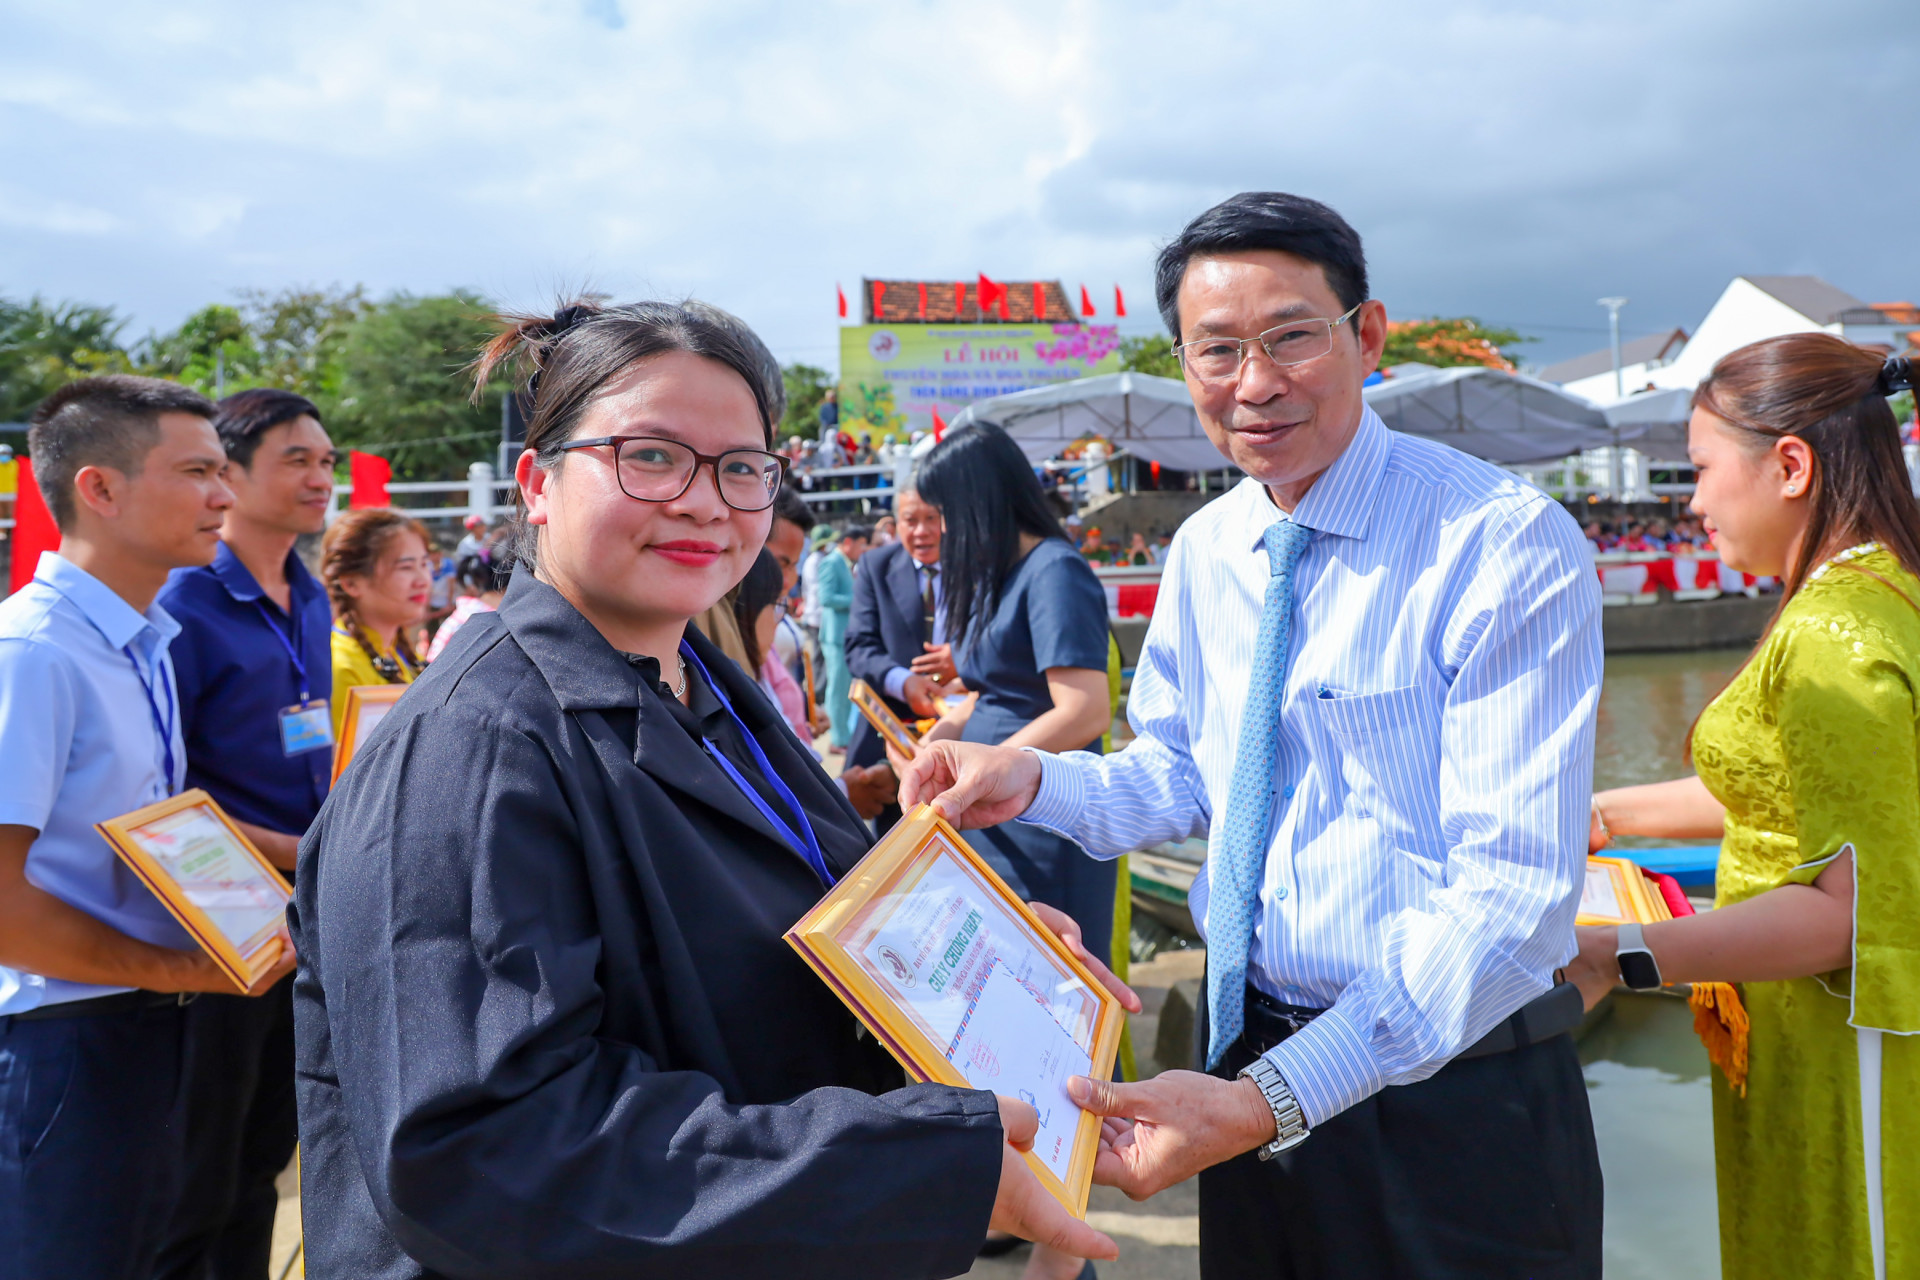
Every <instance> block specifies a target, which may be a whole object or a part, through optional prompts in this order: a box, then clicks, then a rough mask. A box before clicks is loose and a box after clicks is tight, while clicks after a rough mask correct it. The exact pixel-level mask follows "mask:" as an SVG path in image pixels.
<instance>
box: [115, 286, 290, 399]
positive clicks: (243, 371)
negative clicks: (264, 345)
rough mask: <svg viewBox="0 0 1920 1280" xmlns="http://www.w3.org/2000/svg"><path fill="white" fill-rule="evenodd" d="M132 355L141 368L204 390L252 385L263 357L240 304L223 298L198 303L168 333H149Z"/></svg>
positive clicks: (226, 390) (225, 391) (215, 392)
mask: <svg viewBox="0 0 1920 1280" xmlns="http://www.w3.org/2000/svg"><path fill="white" fill-rule="evenodd" d="M134 359H135V360H136V362H137V363H138V364H139V366H140V372H142V373H145V374H148V375H150V376H152V377H155V378H169V379H172V380H173V381H175V382H182V383H185V384H186V385H187V386H190V387H192V388H194V390H196V391H199V392H200V393H201V394H203V395H208V396H212V395H222V394H228V393H231V392H234V391H238V390H240V389H242V388H243V387H251V386H257V385H258V384H259V381H260V371H261V366H262V364H263V363H264V362H263V360H262V358H261V354H260V348H259V346H258V344H256V343H255V342H254V337H253V333H252V331H251V330H250V329H249V328H248V327H247V321H246V318H245V317H243V316H242V315H241V314H240V309H239V308H238V307H234V306H229V305H227V304H226V303H223V302H214V303H209V304H208V305H206V306H204V307H202V308H200V309H199V310H198V311H196V312H194V313H193V314H192V315H190V316H188V317H187V318H186V319H185V320H183V321H181V322H180V327H179V328H178V329H175V330H174V331H173V332H171V333H166V334H154V335H150V336H149V337H148V338H147V339H146V340H145V341H144V342H142V343H141V344H140V345H139V347H138V348H137V349H136V350H135V352H134Z"/></svg>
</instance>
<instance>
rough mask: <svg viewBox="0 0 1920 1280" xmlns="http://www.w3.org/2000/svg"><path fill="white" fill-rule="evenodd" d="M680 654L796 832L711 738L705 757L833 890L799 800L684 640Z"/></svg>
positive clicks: (832, 879) (824, 861)
mask: <svg viewBox="0 0 1920 1280" xmlns="http://www.w3.org/2000/svg"><path fill="white" fill-rule="evenodd" d="M680 655H681V656H682V657H684V658H685V659H686V660H687V661H688V662H691V663H692V664H693V667H694V670H696V671H698V672H699V673H700V678H701V679H702V680H704V681H706V682H707V687H708V688H709V689H711V690H713V695H714V697H716V698H718V699H720V705H721V706H723V707H725V708H726V709H727V714H728V715H729V716H732V717H733V723H734V726H735V727H736V728H738V729H739V730H740V736H741V737H742V738H745V739H746V740H747V750H748V751H750V752H752V753H753V760H754V763H755V764H757V765H759V766H760V773H761V776H763V777H765V778H766V780H767V784H768V785H769V786H771V787H772V788H773V791H774V794H775V795H777V796H779V797H780V798H781V799H782V800H783V801H785V802H786V804H787V807H788V808H790V809H792V810H793V816H794V817H795V818H797V819H799V821H800V833H799V834H798V835H795V834H794V830H793V828H792V827H791V826H790V825H788V823H787V821H786V819H784V818H782V817H781V816H780V815H779V814H777V813H775V812H774V810H773V806H772V805H770V804H768V803H767V802H766V799H765V797H763V796H762V795H761V794H760V792H759V790H758V789H757V788H756V787H754V785H753V784H752V783H750V782H748V781H747V780H746V779H745V778H744V777H742V776H741V774H740V771H739V770H738V769H736V768H734V767H733V761H731V760H729V759H727V756H726V753H725V752H724V751H722V750H720V748H719V747H717V746H715V745H714V743H713V739H711V738H703V739H701V741H702V742H704V743H706V746H707V754H708V755H710V756H712V757H713V758H714V759H715V760H717V761H719V762H720V767H721V768H722V769H724V770H725V771H726V774H727V776H728V777H729V778H732V779H733V781H734V785H735V786H737V787H739V788H740V790H742V791H744V792H746V795H747V799H748V800H750V801H752V802H753V807H754V808H756V809H758V810H759V811H760V816H761V817H763V818H765V819H766V820H767V821H768V822H770V823H772V824H773V829H774V830H775V831H778V832H779V833H780V835H781V836H782V838H784V839H785V840H786V842H787V843H788V844H790V845H792V846H793V849H794V852H796V853H798V854H799V855H800V856H801V857H802V858H804V859H806V863H807V865H808V866H810V867H812V868H813V874H815V875H816V876H819V877H820V883H821V884H823V885H825V886H826V887H827V888H829V889H831V888H833V886H834V883H835V879H836V877H835V876H834V874H833V872H831V871H829V870H828V869H827V859H826V855H825V854H823V853H821V852H820V841H819V839H818V838H816V837H815V836H814V834H813V823H811V822H809V821H808V820H807V811H806V810H805V809H803V808H801V807H800V800H799V797H797V796H795V795H794V794H793V789H792V788H791V787H789V786H787V784H786V783H785V782H782V781H781V780H780V775H779V774H777V773H775V772H774V771H773V765H772V763H771V762H770V761H768V759H767V753H766V752H765V751H762V750H761V749H760V743H759V741H758V740H757V739H756V738H755V737H754V736H753V734H752V733H751V732H750V731H748V729H747V726H746V722H745V721H743V720H741V719H740V713H739V712H737V711H735V710H734V709H733V703H732V702H731V701H730V700H729V699H728V698H727V694H726V691H725V690H724V689H722V688H721V687H720V684H719V682H718V681H716V680H715V679H714V678H713V677H712V676H710V675H708V674H707V668H706V666H705V664H703V663H702V662H701V661H700V659H699V658H698V657H697V656H695V654H694V652H693V649H692V648H691V647H690V646H689V645H688V644H687V642H686V641H685V640H682V641H681V642H680Z"/></svg>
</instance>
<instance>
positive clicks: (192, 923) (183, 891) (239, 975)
mask: <svg viewBox="0 0 1920 1280" xmlns="http://www.w3.org/2000/svg"><path fill="white" fill-rule="evenodd" d="M94 829H95V830H96V831H98V832H99V833H100V834H101V836H102V837H104V838H105V840H106V842H107V843H108V844H109V845H111V846H112V847H113V851H114V853H116V854H118V855H119V857H120V860H121V861H122V862H124V863H126V864H127V866H128V867H130V868H132V870H133V873H134V874H135V875H137V876H139V877H140V880H141V883H143V884H145V885H146V886H147V888H149V889H151V890H152V891H153V896H154V897H156V898H158V899H160V901H161V902H162V903H164V904H165V905H166V908H167V910H168V911H171V912H172V913H173V917H174V919H176V920H178V921H179V922H180V925H181V927H182V928H184V929H185V930H186V931H187V932H188V933H190V934H192V935H193V940H194V941H195V942H197V943H199V944H200V949H201V950H203V951H205V952H206V953H207V954H208V955H209V956H211V957H213V960H214V963H215V964H218V965H219V966H220V968H221V969H222V970H224V971H225V972H226V975H227V977H229V978H231V979H233V984H234V986H236V987H238V988H239V989H240V990H241V991H247V990H250V989H251V988H252V987H253V984H254V983H255V982H257V981H259V979H260V975H261V974H263V973H265V972H267V970H269V969H271V968H273V966H274V964H275V962H277V961H278V960H279V959H280V953H281V951H282V949H283V946H284V944H283V943H282V942H281V940H280V932H281V930H283V929H285V928H286V925H287V901H288V900H289V899H290V898H292V897H293V890H292V889H290V888H288V887H287V882H286V881H285V880H283V879H282V878H281V876H280V873H279V872H278V871H276V870H275V869H274V867H273V864H272V863H270V862H268V861H267V860H266V858H264V857H263V856H261V853H260V851H259V850H258V849H256V848H254V847H253V842H252V841H250V840H248V839H247V838H246V836H244V835H242V834H241V833H240V828H238V827H236V826H234V825H233V821H232V820H231V819H230V818H228V817H227V815H226V813H225V812H223V811H222V810H221V808H220V806H219V804H217V803H216V802H215V801H214V798H213V797H212V796H210V795H208V794H207V793H206V792H204V791H202V790H200V789H199V788H197V787H196V788H194V789H193V790H191V791H182V792H181V793H180V794H179V795H177V796H174V797H172V798H171V799H168V800H162V801H160V802H159V803H158V804H150V805H147V806H146V807H145V808H143V809H135V810H134V811H133V812H132V813H123V814H121V815H120V816H119V817H117V818H109V819H108V820H107V821H105V822H100V823H96V824H94Z"/></svg>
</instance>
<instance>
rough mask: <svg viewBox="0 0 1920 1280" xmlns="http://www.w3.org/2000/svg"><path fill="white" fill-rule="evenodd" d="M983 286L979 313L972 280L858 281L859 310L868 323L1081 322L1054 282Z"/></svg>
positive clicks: (977, 287)
mask: <svg viewBox="0 0 1920 1280" xmlns="http://www.w3.org/2000/svg"><path fill="white" fill-rule="evenodd" d="M988 283H989V285H990V286H991V289H990V290H989V297H988V298H987V310H986V311H984V312H982V310H981V309H980V301H981V299H980V294H981V288H980V285H979V283H977V282H975V281H972V280H958V281H956V280H862V281H861V282H860V284H861V289H860V293H861V309H862V311H863V312H864V315H865V322H866V323H867V324H1002V323H1007V324H1034V323H1036V322H1037V323H1041V324H1073V323H1075V322H1077V321H1078V320H1079V319H1080V317H1079V316H1077V315H1075V314H1074V311H1073V304H1072V303H1071V302H1069V301H1068V300H1067V291H1066V288H1065V286H1063V285H1062V284H1061V283H1060V282H1059V281H1058V280H1002V281H997V282H995V281H989V282H988ZM1001 291H1004V302H1005V308H1004V310H1005V314H1004V315H1003V314H1002V306H1001V303H1002V300H1003V299H1002V292H1001Z"/></svg>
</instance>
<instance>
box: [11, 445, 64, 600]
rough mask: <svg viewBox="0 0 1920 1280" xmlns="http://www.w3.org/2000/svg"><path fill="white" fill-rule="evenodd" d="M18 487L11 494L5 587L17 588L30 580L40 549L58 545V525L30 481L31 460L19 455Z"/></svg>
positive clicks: (48, 548)
mask: <svg viewBox="0 0 1920 1280" xmlns="http://www.w3.org/2000/svg"><path fill="white" fill-rule="evenodd" d="M18 474H19V477H20V480H19V484H20V491H19V492H18V493H16V494H15V495H14V498H13V573H12V574H11V575H10V581H9V583H8V587H7V589H8V590H9V591H18V590H19V589H20V588H22V587H24V586H26V585H27V584H28V583H29V582H32V581H33V571H34V569H36V568H37V567H39V564H40V553H41V552H42V551H58V550H59V549H60V527H59V526H58V525H56V524H54V522H53V513H52V512H51V511H48V510H47V504H46V500H45V499H43V498H42V497H41V496H40V486H39V485H37V484H35V483H34V482H33V463H32V461H31V460H30V459H27V458H25V457H22V458H21V459H20V470H19V473H18Z"/></svg>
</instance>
